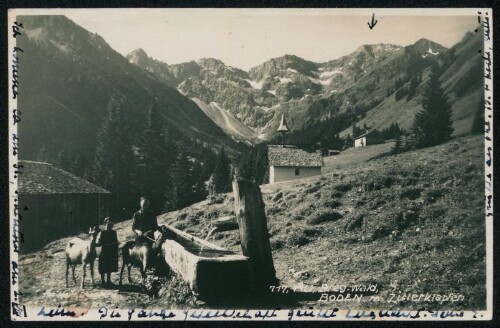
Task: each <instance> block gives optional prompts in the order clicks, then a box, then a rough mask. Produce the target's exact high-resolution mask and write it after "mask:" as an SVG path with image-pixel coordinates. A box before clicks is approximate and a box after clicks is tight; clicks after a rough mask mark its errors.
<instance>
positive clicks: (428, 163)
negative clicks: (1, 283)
mask: <svg viewBox="0 0 500 328" xmlns="http://www.w3.org/2000/svg"><path fill="white" fill-rule="evenodd" d="M483 149H484V143H483V140H482V138H481V137H480V136H478V137H462V138H458V139H454V140H452V141H450V142H448V143H447V144H444V145H440V146H436V147H433V148H428V149H422V150H418V151H412V152H408V153H404V154H399V155H395V156H386V157H383V158H379V159H375V160H370V161H368V162H365V163H364V164H363V165H358V166H356V167H345V168H342V169H339V170H335V171H333V172H330V173H328V174H326V175H323V176H318V177H313V178H308V179H302V180H295V181H290V182H286V183H279V184H274V185H263V186H261V191H262V194H263V199H264V203H265V206H266V215H267V219H268V228H269V235H270V241H271V247H272V253H273V258H274V265H275V268H276V274H277V277H278V278H279V279H280V280H281V282H282V284H285V285H287V286H289V287H291V288H293V287H295V286H299V285H301V284H304V285H306V286H307V285H309V286H310V287H311V288H313V289H315V290H318V289H319V288H320V287H319V286H321V285H322V284H327V285H329V286H333V285H335V284H345V285H348V286H349V285H353V284H370V283H372V284H377V285H378V289H379V291H380V293H379V296H381V297H382V298H383V299H384V298H385V299H387V298H389V296H390V294H391V293H398V292H414V293H425V292H430V293H440V294H447V293H450V292H453V293H461V294H463V295H464V296H465V299H464V300H463V301H461V302H457V303H453V304H449V303H443V304H439V303H437V302H434V303H424V302H418V303H416V302H396V303H391V304H388V303H385V302H384V301H383V300H381V301H378V302H377V301H370V300H369V298H363V300H362V302H361V303H342V302H340V303H339V302H337V303H336V302H328V303H319V302H317V301H316V300H312V301H311V300H309V301H307V300H304V301H303V302H301V304H302V305H304V306H315V307H328V308H331V307H334V306H338V307H341V308H343V309H345V308H356V309H360V308H384V309H388V308H391V309H418V308H423V307H425V308H427V309H432V310H437V309H453V310H460V309H469V310H470V309H475V310H480V309H485V306H486V305H485V300H486V290H485V284H486V258H485V256H486V255H485V248H486V247H485V235H486V232H485V218H484V192H483V171H484V167H483V160H482V158H483V157H484V156H483ZM223 216H234V199H233V195H232V194H225V195H220V197H218V198H217V199H213V200H212V203H209V201H203V202H200V203H197V204H194V205H192V206H190V207H187V208H185V209H182V210H180V211H175V212H170V213H166V214H164V215H161V216H159V218H158V221H159V224H171V225H172V226H174V227H176V228H178V229H181V230H184V231H186V232H189V233H191V234H193V235H196V236H198V237H200V238H203V239H205V238H207V236H208V234H209V232H210V231H211V230H212V228H213V223H212V222H213V221H214V220H216V219H217V218H219V217H223ZM130 227H131V221H125V222H120V223H119V224H117V225H116V226H115V228H116V230H117V232H118V238H119V240H120V241H125V240H127V239H130V238H131V236H132V231H131V228H130ZM68 240H69V238H65V239H61V240H57V241H54V242H53V243H51V244H49V245H47V246H46V247H45V248H44V249H42V250H41V251H40V252H36V253H33V254H29V255H25V256H22V257H21V260H20V267H21V272H20V288H21V292H23V293H24V294H23V296H22V301H23V302H24V303H25V304H44V305H48V304H52V303H53V304H55V305H56V306H57V304H59V303H62V304H64V302H65V298H64V297H65V296H64V295H67V294H68V293H76V292H78V291H79V286H74V285H73V284H72V283H70V288H69V289H66V288H64V287H63V285H64V283H63V277H64V252H63V250H64V245H65V244H66V242H67V241H68ZM208 240H209V241H210V242H213V243H215V244H218V245H220V246H223V247H226V248H228V249H231V250H233V251H236V252H241V247H240V240H239V234H238V230H232V231H224V232H215V233H213V234H211V235H210V236H208ZM79 270H81V269H78V270H77V272H78V274H77V275H78V276H80V274H79V272H80V271H79ZM133 272H134V274H133V277H134V279H135V280H136V281H137V280H138V278H139V275H138V270H133ZM117 278H118V277H117V275H113V279H114V281H115V282H117ZM162 279H163V278H162ZM97 280H99V278H97ZM78 281H79V279H78ZM161 281H162V282H163V287H162V295H168V297H167V298H162V297H161V296H160V297H159V298H157V299H151V298H150V297H149V296H148V295H147V294H144V293H141V291H140V289H138V288H135V289H134V286H130V288H129V289H127V290H126V291H125V292H124V291H123V290H121V291H118V290H103V289H101V288H99V287H96V288H92V289H86V290H85V291H84V292H85V294H86V295H87V296H88V297H89V298H90V299H92V304H94V306H97V304H114V305H116V306H118V307H124V306H128V307H130V306H155V307H159V306H164V305H165V306H169V307H172V308H182V307H183V306H186V304H185V303H182V302H181V303H179V302H176V300H179V299H180V300H187V301H189V305H188V306H190V307H196V306H201V307H207V306H209V305H206V304H203V303H197V302H195V301H194V300H192V298H190V297H188V296H187V295H185V292H186V288H185V286H183V285H182V283H181V282H179V281H178V279H177V280H176V278H175V276H174V277H170V278H167V279H163V280H161ZM126 285H128V282H126ZM170 285H171V286H173V287H172V288H173V289H172V288H170V287H169V286H170ZM179 290H182V291H183V293H184V295H176V293H177V292H176V291H179ZM54 295H60V296H54ZM183 302H184V301H183Z"/></svg>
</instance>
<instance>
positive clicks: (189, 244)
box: [162, 225, 250, 299]
mask: <svg viewBox="0 0 500 328" xmlns="http://www.w3.org/2000/svg"><path fill="white" fill-rule="evenodd" d="M165 227H166V228H167V229H168V230H169V231H168V233H167V234H168V239H167V240H166V241H165V242H164V243H163V245H162V254H163V257H164V259H165V261H166V262H167V264H168V265H169V266H170V268H171V269H172V270H173V271H175V272H176V273H177V274H179V275H181V276H182V278H183V279H184V280H185V281H186V282H187V283H188V284H189V287H190V288H191V290H192V291H194V292H195V293H197V295H198V297H199V298H201V299H221V298H225V297H231V296H237V295H242V293H245V292H247V291H248V289H249V288H250V286H249V283H248V282H249V275H250V273H249V263H248V257H246V256H243V255H240V254H236V253H234V252H232V251H229V250H226V249H224V248H222V247H219V246H217V245H215V244H212V243H210V242H208V241H206V240H203V239H200V238H197V237H195V236H192V235H190V234H188V233H186V232H183V231H180V230H178V229H175V228H174V227H171V226H168V225H167V226H165Z"/></svg>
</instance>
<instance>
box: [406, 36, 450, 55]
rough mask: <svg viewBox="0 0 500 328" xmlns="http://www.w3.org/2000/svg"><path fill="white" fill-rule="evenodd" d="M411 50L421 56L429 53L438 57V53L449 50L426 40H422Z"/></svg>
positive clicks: (413, 45)
mask: <svg viewBox="0 0 500 328" xmlns="http://www.w3.org/2000/svg"><path fill="white" fill-rule="evenodd" d="M409 48H412V49H415V50H417V51H418V52H419V53H421V54H425V53H429V54H433V55H437V54H438V53H441V52H444V51H446V50H447V48H446V47H443V46H442V45H440V44H439V43H437V42H434V41H431V40H429V39H426V38H421V39H419V40H418V41H417V42H415V43H414V44H412V45H411V46H409Z"/></svg>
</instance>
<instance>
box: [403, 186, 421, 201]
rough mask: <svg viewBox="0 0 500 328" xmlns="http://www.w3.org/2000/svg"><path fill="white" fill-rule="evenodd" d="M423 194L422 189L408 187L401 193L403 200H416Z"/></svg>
mask: <svg viewBox="0 0 500 328" xmlns="http://www.w3.org/2000/svg"><path fill="white" fill-rule="evenodd" d="M421 194H422V189H421V188H417V187H408V188H405V189H403V190H402V191H401V194H400V195H401V198H408V199H410V200H415V199H417V198H419V197H420V195H421Z"/></svg>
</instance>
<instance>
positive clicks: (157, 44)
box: [44, 9, 478, 70]
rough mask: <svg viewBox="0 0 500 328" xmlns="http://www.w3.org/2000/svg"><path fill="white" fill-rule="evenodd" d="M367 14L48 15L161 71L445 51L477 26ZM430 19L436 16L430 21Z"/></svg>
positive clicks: (468, 14) (462, 16)
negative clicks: (416, 48) (141, 55)
mask: <svg viewBox="0 0 500 328" xmlns="http://www.w3.org/2000/svg"><path fill="white" fill-rule="evenodd" d="M372 12H373V10H371V9H368V10H366V9H365V10H363V11H360V10H358V11H353V10H350V11H347V10H343V11H341V10H338V9H321V10H318V9H314V10H304V9H287V10H281V9H272V10H269V9H267V10H263V9H260V10H259V9H257V10H256V9H250V10H249V9H231V10H220V9H209V10H207V9H204V10H200V9H195V10H187V9H133V10H131V9H79V10H61V9H59V10H51V11H50V13H59V14H60V13H62V14H65V15H66V16H67V17H69V18H70V19H72V20H73V21H74V22H75V23H77V24H79V25H80V26H82V27H84V28H85V29H87V30H89V31H91V32H96V33H98V34H99V35H101V36H102V37H103V38H104V39H105V40H106V42H108V43H109V44H110V46H111V47H112V48H113V49H115V50H116V51H118V52H119V53H121V54H123V55H126V54H127V53H129V52H130V51H132V50H134V49H137V48H143V49H144V51H146V52H147V53H148V54H149V55H150V56H151V57H153V58H156V59H159V60H162V61H164V62H166V63H168V64H176V63H181V62H186V61H190V60H195V61H196V60H198V59H200V58H204V57H213V58H217V59H220V60H222V61H223V62H224V63H225V64H227V65H231V66H234V67H238V68H241V69H245V70H248V69H249V68H251V67H254V66H257V65H260V64H262V63H263V62H265V61H267V60H269V59H271V58H275V57H279V56H283V55H285V54H294V55H297V56H299V57H302V58H304V59H307V60H311V61H315V62H325V61H328V60H332V59H336V58H338V57H340V56H343V55H346V54H348V53H350V52H352V51H353V50H355V49H356V48H357V47H359V46H360V45H363V44H375V43H393V44H398V45H402V46H405V45H409V44H412V43H414V42H415V41H417V40H418V39H420V38H427V39H430V40H432V41H435V42H438V43H440V44H442V45H443V46H445V47H451V46H452V45H454V44H455V43H456V42H458V41H460V39H461V38H462V37H463V35H464V34H465V33H466V32H467V31H472V30H474V29H475V28H476V27H477V26H478V22H477V16H476V14H477V11H476V10H474V9H467V10H464V9H458V10H454V11H453V12H451V11H449V10H447V11H444V10H442V11H439V10H438V9H433V10H427V11H425V10H424V11H420V12H417V11H416V10H406V11H401V10H399V11H398V12H395V11H389V10H385V11H382V10H378V9H377V10H375V19H377V20H378V23H377V24H376V26H375V27H374V29H373V30H370V29H369V28H368V25H367V22H368V21H370V20H371V14H372ZM44 13H49V11H45V12H44ZM436 14H439V15H443V16H430V15H436ZM450 15H451V16H450Z"/></svg>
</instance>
